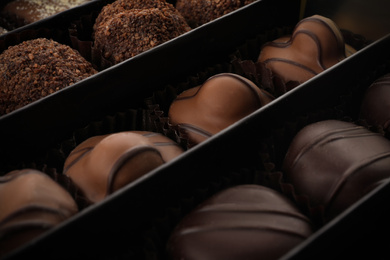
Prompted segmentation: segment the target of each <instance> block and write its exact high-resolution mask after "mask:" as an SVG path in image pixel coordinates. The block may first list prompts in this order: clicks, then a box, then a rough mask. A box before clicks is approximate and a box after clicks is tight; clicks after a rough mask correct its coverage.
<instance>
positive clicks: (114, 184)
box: [63, 131, 183, 203]
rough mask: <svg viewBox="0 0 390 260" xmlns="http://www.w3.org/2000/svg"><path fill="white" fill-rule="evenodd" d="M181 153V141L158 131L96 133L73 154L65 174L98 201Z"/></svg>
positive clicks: (70, 156) (65, 166)
mask: <svg viewBox="0 0 390 260" xmlns="http://www.w3.org/2000/svg"><path fill="white" fill-rule="evenodd" d="M182 152H183V149H182V148H181V147H180V146H179V145H178V144H176V143H175V142H173V141H172V140H171V139H169V138H168V137H165V136H164V135H162V134H158V133H152V132H142V131H129V132H120V133H115V134H109V135H100V136H94V137H91V138H89V139H87V140H85V141H84V142H82V143H81V144H79V145H78V146H77V147H76V148H75V149H74V150H73V151H72V152H71V153H70V155H69V156H68V158H67V159H66V161H65V164H64V171H63V173H64V174H66V175H67V176H69V177H70V179H71V180H72V181H73V182H74V183H75V184H76V185H77V186H78V187H79V188H80V190H81V191H82V192H83V193H84V195H85V196H86V198H87V199H88V200H90V201H91V202H92V203H95V202H98V201H101V200H103V199H104V198H105V197H106V196H107V195H109V194H111V193H113V192H114V191H116V190H118V189H120V188H122V187H123V186H125V185H126V184H128V183H130V182H132V181H134V180H135V179H137V178H139V177H141V176H143V175H144V174H146V173H148V172H149V171H151V170H153V169H155V168H157V167H158V166H160V165H162V164H163V163H165V162H167V161H170V160H172V159H173V158H175V157H177V156H179V155H180V154H181V153H182Z"/></svg>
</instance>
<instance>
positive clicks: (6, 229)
mask: <svg viewBox="0 0 390 260" xmlns="http://www.w3.org/2000/svg"><path fill="white" fill-rule="evenodd" d="M77 212H78V208H77V205H76V202H75V201H74V200H73V198H72V197H71V195H70V194H69V193H68V192H67V191H66V190H65V189H64V188H63V187H61V186H60V185H59V184H58V183H56V182H55V181H54V180H52V179H51V178H50V177H49V176H47V175H46V174H44V173H43V172H40V171H37V170H33V169H23V170H15V171H12V172H9V173H7V174H6V175H4V176H1V177H0V257H1V256H4V255H5V254H7V253H9V252H11V251H13V250H15V249H17V248H18V247H20V246H22V245H23V244H25V243H27V242H29V241H31V240H32V239H34V238H36V237H38V236H40V235H41V234H43V233H44V232H46V231H47V230H49V229H51V228H53V227H55V226H56V225H58V224H59V223H61V222H63V221H64V220H66V219H68V218H70V217H71V216H73V215H75V214H76V213H77Z"/></svg>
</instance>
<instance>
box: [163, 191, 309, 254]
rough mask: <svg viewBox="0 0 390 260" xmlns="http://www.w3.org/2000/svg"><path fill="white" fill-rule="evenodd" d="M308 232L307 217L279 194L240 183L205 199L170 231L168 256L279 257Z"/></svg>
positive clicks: (301, 239) (307, 235) (306, 235)
mask: <svg viewBox="0 0 390 260" xmlns="http://www.w3.org/2000/svg"><path fill="white" fill-rule="evenodd" d="M311 234H312V228H311V224H310V221H309V220H308V218H306V217H305V216H304V215H302V214H301V213H300V212H299V211H298V209H297V208H296V207H295V206H294V205H293V203H292V202H291V201H290V200H288V199H286V198H285V197H284V196H282V195H281V194H279V193H278V192H276V191H274V190H271V189H269V188H266V187H264V186H259V185H240V186H236V187H233V188H230V189H226V190H224V191H222V192H220V193H218V194H216V195H215V196H213V197H212V198H209V199H208V200H207V201H205V202H204V203H203V204H201V205H200V206H199V207H198V208H196V209H195V210H194V211H192V212H191V213H190V214H188V215H187V216H186V217H185V218H184V219H183V220H182V221H181V222H180V223H179V225H178V226H176V228H175V230H174V231H173V233H172V234H171V237H170V239H169V241H168V245H167V250H168V252H169V255H170V256H171V259H174V260H176V259H213V260H218V259H223V260H228V259H234V260H236V259H246V260H250V259H263V260H270V259H278V258H279V257H281V256H282V255H283V254H285V253H286V252H288V251H289V250H290V249H292V248H293V247H295V246H296V245H298V244H299V243H301V242H302V241H304V240H305V239H306V238H307V237H309V236H310V235H311Z"/></svg>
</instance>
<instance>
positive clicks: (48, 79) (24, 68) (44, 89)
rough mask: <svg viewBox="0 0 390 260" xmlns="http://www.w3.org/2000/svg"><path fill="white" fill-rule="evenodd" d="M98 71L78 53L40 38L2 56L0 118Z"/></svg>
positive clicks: (23, 43) (0, 61)
mask: <svg viewBox="0 0 390 260" xmlns="http://www.w3.org/2000/svg"><path fill="white" fill-rule="evenodd" d="M95 73H97V71H96V70H95V69H94V68H93V67H92V65H91V64H90V63H89V62H88V61H86V60H85V59H84V58H83V57H82V56H81V55H80V54H79V53H78V52H77V51H75V50H73V49H71V48H70V47H69V46H66V45H63V44H60V43H58V42H56V41H53V40H49V39H45V38H38V39H34V40H29V41H25V42H22V43H20V44H18V45H15V46H11V47H9V48H8V49H7V50H5V51H4V52H3V53H1V54H0V74H1V75H2V76H1V77H0V115H4V114H7V113H9V112H11V111H13V110H15V109H17V108H20V107H23V106H25V105H27V104H29V103H31V102H33V101H36V100H38V99H40V98H42V97H45V96H47V95H49V94H52V93H54V92H56V91H58V90H60V89H62V88H64V87H67V86H70V85H72V84H74V83H76V82H77V81H80V80H82V79H85V78H87V77H89V76H91V75H93V74H95Z"/></svg>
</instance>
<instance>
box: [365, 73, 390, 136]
mask: <svg viewBox="0 0 390 260" xmlns="http://www.w3.org/2000/svg"><path fill="white" fill-rule="evenodd" d="M360 118H361V119H364V120H366V121H367V123H368V124H370V125H372V126H376V127H380V128H382V129H384V130H385V131H390V73H389V74H386V75H384V76H382V77H380V78H379V79H377V80H376V81H374V83H372V84H371V86H370V87H369V88H368V89H367V90H366V92H365V94H364V97H363V101H362V104H361V108H360Z"/></svg>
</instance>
